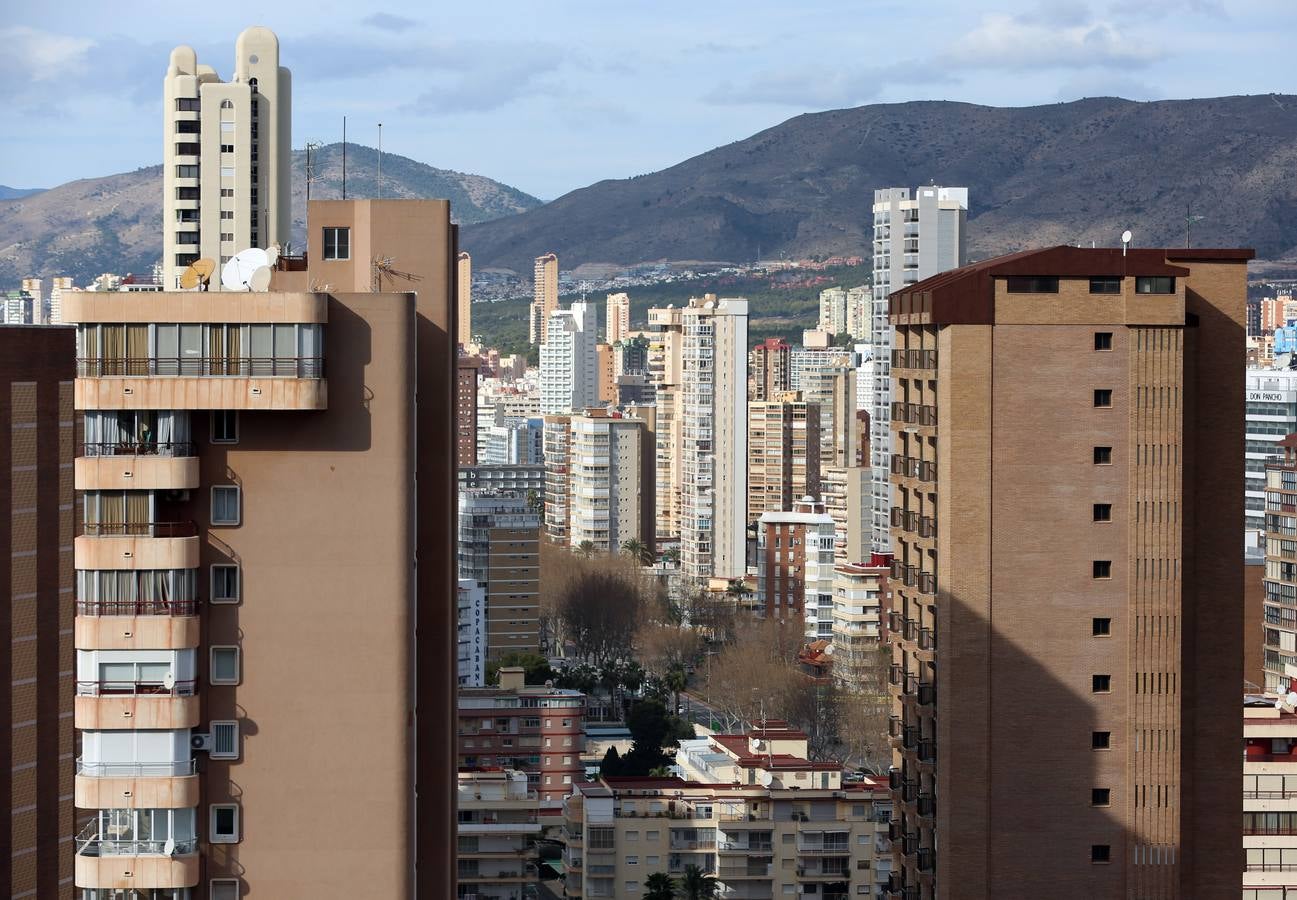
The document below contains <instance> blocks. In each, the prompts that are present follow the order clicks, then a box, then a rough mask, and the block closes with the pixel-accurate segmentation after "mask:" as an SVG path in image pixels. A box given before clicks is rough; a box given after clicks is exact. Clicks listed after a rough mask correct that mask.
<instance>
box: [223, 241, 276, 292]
mask: <svg viewBox="0 0 1297 900" xmlns="http://www.w3.org/2000/svg"><path fill="white" fill-rule="evenodd" d="M269 265H270V256H269V255H268V254H267V253H266V251H265V250H261V249H259V248H257V247H253V248H252V249H250V250H242V251H240V252H238V253H236V254H234V256H232V257H230V261H229V262H227V263H226V264H225V265H224V266H223V267H222V268H221V287H223V288H225V289H226V290H227V291H246V290H249V288H250V287H251V281H252V273H253V272H255V271H257V269H260V268H263V267H266V266H269Z"/></svg>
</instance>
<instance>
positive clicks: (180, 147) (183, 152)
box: [176, 143, 198, 156]
mask: <svg viewBox="0 0 1297 900" xmlns="http://www.w3.org/2000/svg"><path fill="white" fill-rule="evenodd" d="M197 155H198V145H197V144H190V143H182V144H176V156H197Z"/></svg>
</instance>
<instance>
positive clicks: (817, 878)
mask: <svg viewBox="0 0 1297 900" xmlns="http://www.w3.org/2000/svg"><path fill="white" fill-rule="evenodd" d="M810 755H811V754H810V752H809V740H808V738H807V736H806V734H804V733H803V732H800V731H797V730H795V729H792V728H789V727H788V725H787V723H785V722H782V721H777V720H773V719H771V720H769V721H766V722H763V723H762V724H761V726H759V727H754V728H753V729H751V730H750V731H748V732H747V733H745V734H713V735H711V736H709V737H705V738H697V739H693V740H685V741H681V742H680V749H679V750H678V751H677V752H676V766H677V767H678V768H679V769H680V771H681V773H682V775H683V776H684V777H682V778H660V777H644V778H639V777H624V778H615V777H608V778H602V779H600V780H599V781H597V782H586V783H584V784H577V785H575V788H574V790H573V791H572V792H571V795H570V796H569V797H568V798H567V800H566V802H565V804H564V821H563V827H564V832H565V837H566V848H565V851H564V855H563V863H564V870H565V874H566V882H565V884H564V893H565V896H567V897H573V898H597V897H618V898H622V897H637V896H641V895H642V893H643V892H644V891H645V884H646V883H647V881H648V878H649V876H651V875H655V874H665V875H667V876H668V877H670V878H671V879H673V880H674V881H676V882H677V883H678V882H679V880H680V879H681V876H683V875H684V874H685V873H686V872H687V871H688V870H689V868H690V867H696V868H697V869H698V870H700V871H701V872H702V873H704V874H707V875H711V876H712V877H713V878H715V879H717V881H718V882H719V884H718V885H717V887H718V891H717V893H716V894H715V895H714V896H718V897H727V898H729V897H733V898H753V900H756V898H763V897H764V898H770V897H784V896H797V897H812V896H814V897H824V898H845V897H867V898H868V897H878V896H882V893H881V892H882V891H883V890H884V889H885V887H886V884H887V880H888V874H889V872H890V870H891V860H890V859H889V858H888V856H887V852H886V847H887V821H888V817H889V816H890V815H891V801H890V799H889V798H888V795H887V789H886V783H885V782H884V781H882V780H881V779H877V780H875V779H873V778H865V779H863V780H861V781H857V782H849V781H846V780H844V779H843V777H842V776H843V770H842V765H841V764H840V763H835V762H821V761H812V760H811V759H810V758H809V757H810Z"/></svg>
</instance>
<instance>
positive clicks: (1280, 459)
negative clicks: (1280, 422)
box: [1245, 434, 1297, 694]
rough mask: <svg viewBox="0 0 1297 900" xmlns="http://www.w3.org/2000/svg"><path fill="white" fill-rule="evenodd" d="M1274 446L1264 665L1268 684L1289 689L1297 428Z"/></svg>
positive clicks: (1296, 596) (1296, 641)
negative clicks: (1295, 431)
mask: <svg viewBox="0 0 1297 900" xmlns="http://www.w3.org/2000/svg"><path fill="white" fill-rule="evenodd" d="M1274 452H1275V455H1273V456H1271V457H1269V459H1268V460H1267V462H1266V467H1265V492H1264V498H1265V510H1266V511H1265V531H1264V541H1263V546H1262V549H1263V550H1264V552H1265V578H1264V582H1263V583H1264V590H1265V597H1264V610H1265V612H1264V616H1265V622H1264V628H1265V630H1264V632H1263V650H1262V654H1263V662H1262V667H1263V669H1264V673H1265V685H1264V688H1265V690H1266V691H1269V692H1271V693H1277V694H1287V693H1288V692H1289V691H1291V690H1293V683H1294V680H1297V614H1295V613H1294V612H1293V609H1294V607H1297V434H1292V435H1289V436H1288V437H1286V438H1284V439H1283V440H1281V441H1279V442H1278V443H1277V444H1275V445H1274ZM1256 624H1257V623H1255V622H1250V623H1245V627H1255V626H1256Z"/></svg>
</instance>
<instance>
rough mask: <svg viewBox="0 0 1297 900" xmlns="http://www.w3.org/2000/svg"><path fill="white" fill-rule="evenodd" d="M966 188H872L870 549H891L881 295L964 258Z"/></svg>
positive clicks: (888, 339)
mask: <svg viewBox="0 0 1297 900" xmlns="http://www.w3.org/2000/svg"><path fill="white" fill-rule="evenodd" d="M967 217H968V188H953V187H938V186H936V185H930V186H927V187H920V188H916V189H915V190H914V192H913V193H911V192H910V189H909V188H886V189H884V190H878V191H874V281H873V294H874V297H873V309H872V318H873V322H872V327H871V333H870V343H871V344H872V345H873V359H874V397H873V404H872V408H871V409H870V410H869V419H870V423H871V426H872V427H871V432H870V445H871V446H870V457H871V459H870V465H871V466H872V468H873V535H872V545H873V549H874V550H875V551H876V552H879V553H887V552H890V550H891V534H890V531H889V525H888V522H889V516H890V510H891V508H892V505H893V504H892V494H891V488H890V487H889V481H888V478H889V477H890V476H889V466H890V465H891V455H892V433H891V428H890V426H889V425H888V422H889V421H890V420H889V418H888V416H889V415H890V413H891V403H892V393H891V391H892V379H891V363H892V356H891V351H892V326H891V323H890V322H889V321H888V317H887V298H888V295H890V294H891V293H892V292H893V291H898V290H900V289H901V288H903V287H906V286H908V285H911V284H914V283H915V282H918V281H922V280H923V279H925V278H931V277H932V276H933V275H937V274H939V273H941V272H945V271H947V270H948V269H954V268H956V267H958V266H962V265H963V264H964V263H965V262H966V261H967V258H968V255H967V251H966V249H965V247H966V241H967V234H966V229H965V227H964V225H965V221H966V220H967Z"/></svg>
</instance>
